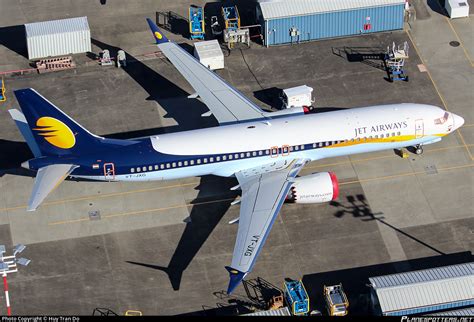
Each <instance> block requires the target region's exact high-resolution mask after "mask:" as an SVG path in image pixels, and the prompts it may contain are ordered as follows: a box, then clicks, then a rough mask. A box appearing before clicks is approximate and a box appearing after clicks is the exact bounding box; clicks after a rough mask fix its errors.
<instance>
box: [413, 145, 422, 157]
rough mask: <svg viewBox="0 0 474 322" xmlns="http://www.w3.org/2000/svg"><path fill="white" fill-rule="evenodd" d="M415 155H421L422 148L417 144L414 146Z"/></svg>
mask: <svg viewBox="0 0 474 322" xmlns="http://www.w3.org/2000/svg"><path fill="white" fill-rule="evenodd" d="M414 149H415V154H416V155H422V154H423V146H422V145H421V144H417V145H415V146H414Z"/></svg>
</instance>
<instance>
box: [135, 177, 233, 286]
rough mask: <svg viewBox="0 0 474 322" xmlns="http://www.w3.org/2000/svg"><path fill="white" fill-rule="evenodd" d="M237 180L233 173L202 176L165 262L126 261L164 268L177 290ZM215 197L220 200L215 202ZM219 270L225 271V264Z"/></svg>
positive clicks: (222, 209)
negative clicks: (176, 240) (184, 225)
mask: <svg viewBox="0 0 474 322" xmlns="http://www.w3.org/2000/svg"><path fill="white" fill-rule="evenodd" d="M236 183H237V182H236V180H235V178H232V177H231V178H222V177H215V176H204V177H201V182H200V184H199V186H198V187H197V188H196V189H199V193H198V195H197V197H196V198H195V199H194V200H193V201H192V204H194V205H193V208H192V210H191V213H190V216H189V218H188V219H187V220H185V221H186V228H185V229H184V232H183V234H182V235H181V238H180V240H179V242H178V246H177V247H176V249H175V251H174V254H173V256H172V257H171V259H170V261H169V263H168V265H167V266H160V265H156V264H148V263H138V262H134V261H127V263H130V264H134V265H140V266H144V267H149V268H153V269H157V270H160V271H163V272H165V273H166V274H167V275H168V277H169V280H170V282H171V286H172V287H173V290H179V288H180V284H181V278H182V275H183V273H184V271H185V270H186V269H187V268H188V266H189V264H190V263H191V261H192V260H193V259H194V257H195V256H196V254H197V252H198V251H199V250H200V249H201V247H202V245H203V244H204V243H205V242H206V240H207V238H208V237H209V235H210V234H211V233H212V231H213V230H214V228H215V227H216V226H217V224H218V223H219V221H220V220H221V218H222V217H223V216H224V214H225V213H226V212H227V210H228V209H229V207H230V203H231V202H232V201H233V200H234V199H235V197H236V196H237V195H238V192H236V191H231V190H230V188H231V187H233V186H235V185H236ZM216 199H218V200H219V202H214V200H216ZM222 270H223V274H224V273H225V270H224V268H222Z"/></svg>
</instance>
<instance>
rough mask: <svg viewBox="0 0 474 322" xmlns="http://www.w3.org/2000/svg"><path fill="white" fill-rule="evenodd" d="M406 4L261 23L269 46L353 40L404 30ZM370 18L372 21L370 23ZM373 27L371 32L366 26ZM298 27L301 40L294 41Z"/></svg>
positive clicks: (298, 37) (298, 38)
mask: <svg viewBox="0 0 474 322" xmlns="http://www.w3.org/2000/svg"><path fill="white" fill-rule="evenodd" d="M404 13H405V8H404V5H403V4H400V5H392V6H380V7H370V8H362V9H354V10H345V11H335V12H327V13H317V14H308V15H302V16H293V17H283V18H276V19H268V20H263V18H262V17H260V18H259V19H260V21H261V22H262V20H263V23H264V28H263V29H264V30H265V35H264V38H265V45H266V46H271V45H279V44H288V43H292V42H293V43H296V42H298V41H299V42H303V41H310V40H317V39H325V38H337V37H346V36H353V35H359V34H365V33H374V32H381V31H389V30H398V29H403V17H404ZM367 17H370V20H367ZM366 23H370V30H364V24H366ZM292 27H296V28H297V29H298V31H299V33H300V35H299V36H295V37H291V36H290V28H292Z"/></svg>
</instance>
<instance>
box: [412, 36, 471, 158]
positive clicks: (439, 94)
mask: <svg viewBox="0 0 474 322" xmlns="http://www.w3.org/2000/svg"><path fill="white" fill-rule="evenodd" d="M405 33H406V34H407V35H408V38H410V41H411V43H412V45H413V48H415V51H416V53H417V55H418V57H420V60H421V63H422V64H423V65H425V66H426V64H425V60H424V59H423V56H421V54H420V51H419V50H418V47H417V46H416V43H415V41H414V40H413V38H412V37H411V34H410V32H409V31H407V30H405ZM426 67H428V66H426ZM426 73H427V74H428V77H429V78H430V79H431V82H432V83H433V86H434V88H435V90H436V93H438V96H439V98H440V99H441V102H442V103H443V106H444V109H445V110H446V111H448V112H449V109H448V105H447V104H446V101H445V100H444V97H443V95H441V93H440V91H439V89H438V86H437V85H436V83H435V81H434V79H433V77H432V76H431V73H430V69H429V68H427V69H426ZM456 132H457V133H458V134H459V137H460V139H461V142H462V143H463V144H464V147H465V148H466V151H467V154H468V155H469V158H470V159H471V161H472V160H474V158H473V157H472V154H471V151H470V150H469V148H468V146H467V144H466V141H465V140H464V137H463V135H462V134H461V131H460V130H459V129H457V130H456Z"/></svg>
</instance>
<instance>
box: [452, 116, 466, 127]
mask: <svg viewBox="0 0 474 322" xmlns="http://www.w3.org/2000/svg"><path fill="white" fill-rule="evenodd" d="M453 118H454V127H455V128H456V129H459V128H460V127H461V126H463V124H464V119H463V118H462V117H461V116H459V115H456V114H454V113H453Z"/></svg>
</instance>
